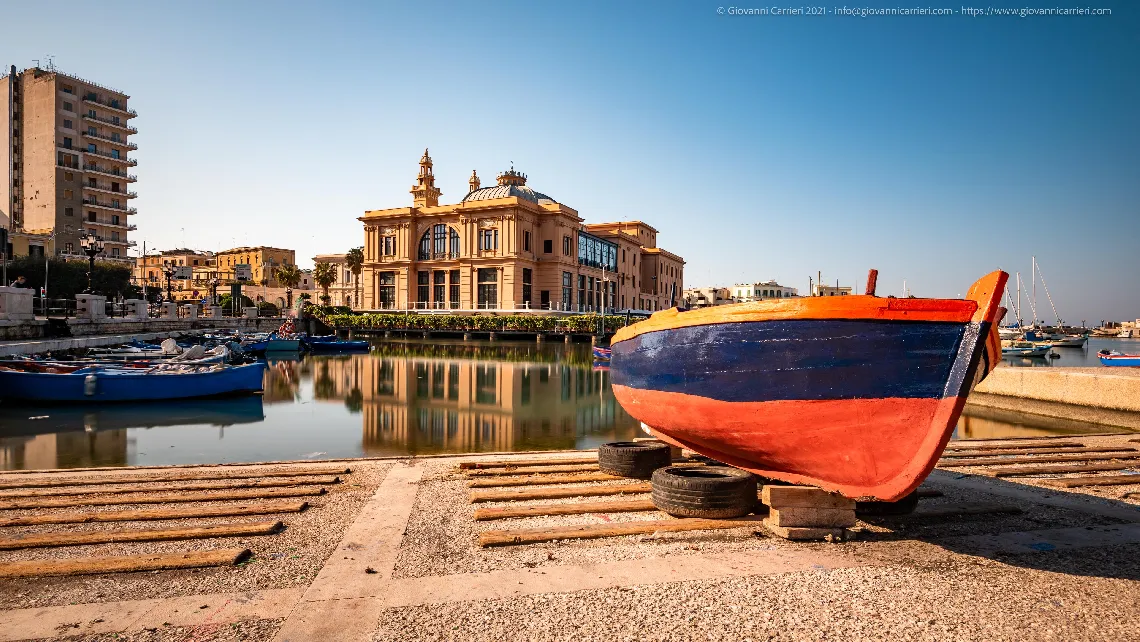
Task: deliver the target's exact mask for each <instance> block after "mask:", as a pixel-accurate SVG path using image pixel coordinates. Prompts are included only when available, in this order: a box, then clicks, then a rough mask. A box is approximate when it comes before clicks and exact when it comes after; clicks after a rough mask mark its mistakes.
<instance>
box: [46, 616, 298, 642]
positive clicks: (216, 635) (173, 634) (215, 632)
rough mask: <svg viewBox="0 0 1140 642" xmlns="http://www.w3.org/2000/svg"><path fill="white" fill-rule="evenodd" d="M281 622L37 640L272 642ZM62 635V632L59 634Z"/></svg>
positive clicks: (160, 629) (57, 641)
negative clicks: (270, 641) (269, 641)
mask: <svg viewBox="0 0 1140 642" xmlns="http://www.w3.org/2000/svg"><path fill="white" fill-rule="evenodd" d="M283 621H284V620H246V621H245V622H233V623H231V624H203V625H201V626H189V627H187V626H164V627H161V628H157V629H145V630H142V631H132V632H129V633H100V634H96V635H64V636H63V637H55V638H41V639H43V640H52V641H53V642H206V641H207V640H209V641H210V642H237V641H239V640H240V641H241V642H266V641H268V640H272V639H273V636H274V634H276V633H277V629H279V628H281V623H282V622H283ZM63 633H66V632H63Z"/></svg>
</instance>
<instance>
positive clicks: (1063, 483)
mask: <svg viewBox="0 0 1140 642" xmlns="http://www.w3.org/2000/svg"><path fill="white" fill-rule="evenodd" d="M1044 481H1045V483H1047V484H1049V485H1051V486H1060V487H1061V488H1080V487H1081V486H1131V485H1133V484H1135V485H1140V475H1103V476H1091V477H1069V478H1066V479H1047V480H1044Z"/></svg>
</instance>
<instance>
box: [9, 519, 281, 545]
mask: <svg viewBox="0 0 1140 642" xmlns="http://www.w3.org/2000/svg"><path fill="white" fill-rule="evenodd" d="M283 527H284V525H283V524H282V523H281V522H277V521H270V522H252V523H247V524H223V525H221V526H202V527H198V528H152V529H132V530H121V531H87V532H80V533H48V534H44V535H24V536H20V537H6V538H0V551H11V550H16V549H21V548H48V547H57V546H84V545H88V544H110V543H121V542H169V541H175V540H186V539H208V538H212V537H246V536H253V535H273V534H275V533H277V532H279V531H280V530H281V529H282V528H283Z"/></svg>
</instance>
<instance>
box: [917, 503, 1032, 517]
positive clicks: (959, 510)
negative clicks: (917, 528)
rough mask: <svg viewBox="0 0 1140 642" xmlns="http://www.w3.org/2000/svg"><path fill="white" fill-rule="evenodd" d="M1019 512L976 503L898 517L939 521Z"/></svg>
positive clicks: (1003, 505) (1007, 506) (1015, 508)
mask: <svg viewBox="0 0 1140 642" xmlns="http://www.w3.org/2000/svg"><path fill="white" fill-rule="evenodd" d="M1020 512H1021V508H1019V507H1017V506H1012V505H1010V504H993V503H988V502H978V503H973V504H958V505H955V506H944V507H939V508H931V509H929V510H926V509H921V510H916V511H914V512H913V513H911V514H910V515H900V517H904V518H906V517H914V518H920V519H939V518H944V517H959V516H963V515H1016V514H1017V513H1020Z"/></svg>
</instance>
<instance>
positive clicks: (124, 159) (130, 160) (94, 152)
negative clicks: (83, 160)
mask: <svg viewBox="0 0 1140 642" xmlns="http://www.w3.org/2000/svg"><path fill="white" fill-rule="evenodd" d="M79 151H81V152H83V153H84V154H92V155H94V156H99V157H101V158H105V159H108V160H112V161H115V162H117V163H125V164H126V165H127V166H128V167H134V166H135V165H138V164H139V162H138V161H137V160H135V159H133V158H129V157H127V156H126V155H125V154H124V155H122V156H117V155H115V153H114V152H104V151H99V150H93V149H81V150H79ZM116 151H117V150H116Z"/></svg>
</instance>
